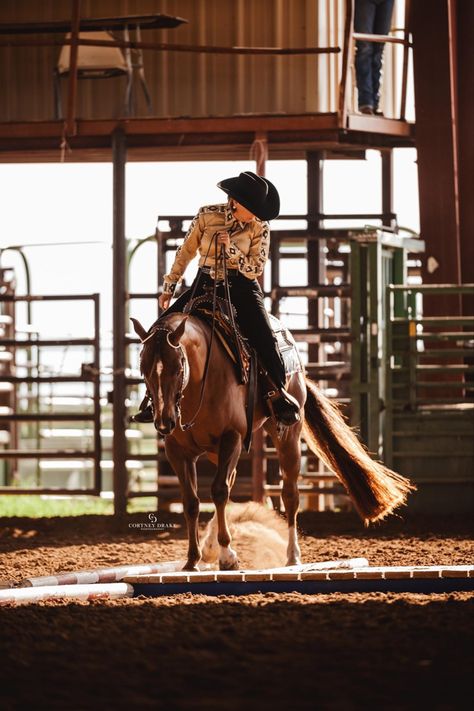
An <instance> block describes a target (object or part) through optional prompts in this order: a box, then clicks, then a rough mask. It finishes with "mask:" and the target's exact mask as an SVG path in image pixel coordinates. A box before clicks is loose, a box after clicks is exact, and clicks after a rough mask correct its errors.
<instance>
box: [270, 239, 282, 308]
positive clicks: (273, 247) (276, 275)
mask: <svg viewBox="0 0 474 711" xmlns="http://www.w3.org/2000/svg"><path fill="white" fill-rule="evenodd" d="M270 260H271V291H272V314H273V315H274V316H276V318H279V317H280V298H279V297H278V296H276V297H274V296H273V291H274V289H278V287H279V286H280V243H279V241H278V240H277V239H275V238H273V239H272V240H270Z"/></svg>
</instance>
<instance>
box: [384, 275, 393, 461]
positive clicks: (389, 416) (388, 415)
mask: <svg viewBox="0 0 474 711" xmlns="http://www.w3.org/2000/svg"><path fill="white" fill-rule="evenodd" d="M393 297H394V293H393V290H392V289H391V288H390V286H388V287H387V294H386V302H385V330H386V337H385V338H386V360H387V362H386V363H385V417H384V422H383V461H384V462H385V464H386V465H387V466H388V467H393V402H392V400H393V383H392V367H393V366H394V357H393V339H392V325H393V324H392V318H393V303H394V302H393Z"/></svg>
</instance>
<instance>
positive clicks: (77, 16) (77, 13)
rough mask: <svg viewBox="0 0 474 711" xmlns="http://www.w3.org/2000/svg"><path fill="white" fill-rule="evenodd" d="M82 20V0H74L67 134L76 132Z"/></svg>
mask: <svg viewBox="0 0 474 711" xmlns="http://www.w3.org/2000/svg"><path fill="white" fill-rule="evenodd" d="M80 22H81V0H73V3H72V21H71V50H70V54H69V91H68V96H67V114H66V124H65V127H64V132H65V135H66V136H74V135H75V133H76V119H75V115H76V95H77V55H78V51H79V46H78V39H79V28H80Z"/></svg>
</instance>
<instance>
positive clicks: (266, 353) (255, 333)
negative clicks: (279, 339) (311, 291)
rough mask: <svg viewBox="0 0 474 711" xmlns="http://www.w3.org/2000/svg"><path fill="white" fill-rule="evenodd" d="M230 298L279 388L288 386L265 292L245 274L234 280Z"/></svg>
mask: <svg viewBox="0 0 474 711" xmlns="http://www.w3.org/2000/svg"><path fill="white" fill-rule="evenodd" d="M230 291H231V300H232V303H233V305H234V306H235V309H236V311H237V321H238V324H239V326H240V329H241V331H242V334H243V335H244V336H245V338H247V339H248V341H249V343H250V345H251V346H252V347H253V348H255V350H256V351H257V353H258V355H259V357H260V361H261V363H262V365H263V367H264V368H265V370H266V371H267V372H268V374H269V376H270V377H271V379H272V380H273V381H274V382H275V385H277V386H278V387H284V385H285V366H284V364H283V361H282V359H281V356H280V353H279V351H278V347H277V344H276V339H275V336H274V335H273V331H272V328H271V326H270V320H269V318H268V314H267V310H266V308H265V302H264V298H263V293H262V291H261V289H260V286H259V284H258V282H257V280H250V279H247V277H245V276H243V275H240V274H239V275H238V276H237V277H235V278H234V279H232V286H231V290H230Z"/></svg>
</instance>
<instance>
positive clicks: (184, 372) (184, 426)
mask: <svg viewBox="0 0 474 711" xmlns="http://www.w3.org/2000/svg"><path fill="white" fill-rule="evenodd" d="M214 240H215V250H214V254H215V260H214V285H213V293H212V326H211V337H210V340H209V347H208V349H207V353H206V361H205V364H204V373H203V377H202V383H201V391H200V395H199V403H198V406H197V409H196V411H195V413H194V415H193V416H192V418H191V419H190V420H189V421H188V422H185V423H183V422H182V420H181V400H182V398H183V391H184V389H185V387H186V385H187V382H186V381H187V376H188V375H189V363H188V359H187V357H186V353H185V351H184V348H183V346H182V345H181V344H180V343H178V345H176V346H175V345H174V344H173V343H171V342H170V339H169V337H170V335H171V334H172V332H173V331H172V329H168V328H166V327H165V326H157V327H156V328H154V329H153V332H152V333H151V334H150V335H149V336H148V337H147V338H146V339H145V340H144V341H142V343H145V342H146V341H148V340H149V339H150V338H151V337H152V336H153V335H154V334H155V333H156V332H157V331H164V332H165V333H166V334H167V335H166V341H167V343H168V345H169V346H171V348H174V349H178V348H179V349H180V351H181V383H180V386H179V389H178V392H177V394H176V401H175V407H176V411H177V415H178V420H179V426H180V428H181V430H183V432H186V431H187V430H190V429H191V427H194V425H195V424H196V420H197V418H198V415H199V412H200V411H201V407H202V403H203V400H204V391H205V388H206V383H207V376H208V373H209V365H210V361H211V354H212V347H213V344H214V335H215V330H216V311H217V281H218V279H217V269H218V265H219V258H222V263H223V272H224V279H223V282H224V293H225V300H226V302H227V307H228V312H229V319H230V322H231V326H232V331H233V334H234V339H235V343H236V351H237V358H238V365H239V368H240V372H241V373H245V370H244V367H243V362H242V355H241V351H240V345H239V339H238V336H237V327H236V325H235V319H234V312H233V306H232V301H231V298H230V287H229V278H228V274H227V264H226V260H225V247H224V245H222V247H221V250H220V254H219V253H218V250H217V233H216V234H215V235H214V238H213V240H211V241H210V243H209V247H208V250H207V254H206V257H205V260H204V261H206V260H207V257H208V255H209V251H210V248H211V245H212V243H213V241H214ZM197 284H198V282H196V284H195V286H194V289H193V292H192V294H191V297H190V299H189V301H188V304H187V305H186V306H185V308H184V313H189V312H190V310H191V307H192V302H193V298H194V294H195V292H196V289H197ZM252 389H253V388H252ZM251 401H252V410H253V397H252V398H251ZM247 419H248V417H247ZM250 433H251V428H250ZM249 446H250V443H249V442H248V444H247V449H248V447H249Z"/></svg>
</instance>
